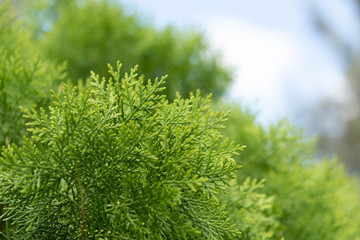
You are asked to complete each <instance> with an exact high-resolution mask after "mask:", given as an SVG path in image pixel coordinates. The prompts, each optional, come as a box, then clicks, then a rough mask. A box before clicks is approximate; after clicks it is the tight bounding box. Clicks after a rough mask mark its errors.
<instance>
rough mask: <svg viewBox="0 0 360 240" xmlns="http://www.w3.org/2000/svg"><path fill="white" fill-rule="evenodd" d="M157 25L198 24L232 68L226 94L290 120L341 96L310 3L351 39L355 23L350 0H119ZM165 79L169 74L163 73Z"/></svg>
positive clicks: (264, 116)
mask: <svg viewBox="0 0 360 240" xmlns="http://www.w3.org/2000/svg"><path fill="white" fill-rule="evenodd" d="M121 2H123V3H125V4H126V5H127V7H129V9H137V11H138V14H140V15H142V16H144V17H145V18H149V19H151V21H153V22H154V24H155V25H156V26H158V27H164V26H166V25H169V24H171V25H176V26H179V27H191V26H196V27H198V28H200V29H203V30H204V32H205V33H206V36H207V38H208V41H209V42H210V43H211V45H212V46H213V47H214V48H215V49H217V50H219V51H220V52H222V53H223V56H224V62H225V63H228V64H230V65H231V66H234V67H235V69H236V77H235V80H234V84H233V86H232V87H231V88H230V90H229V93H228V95H227V99H230V100H235V101H241V102H242V103H245V104H247V105H250V106H252V107H253V108H254V110H255V111H257V112H258V113H259V119H260V121H262V122H264V123H266V122H274V121H276V120H277V119H279V118H282V117H287V118H290V119H292V120H294V118H295V117H294V116H295V115H294V114H293V113H294V109H296V108H302V107H304V106H311V105H314V104H315V102H316V101H318V100H319V99H320V98H321V97H326V96H332V97H334V98H336V99H338V100H339V101H347V98H348V89H347V86H346V85H344V82H345V81H344V78H345V75H344V71H343V69H342V64H341V59H340V57H339V55H337V54H336V51H335V50H334V48H332V46H331V44H329V42H327V41H326V40H325V39H324V38H322V37H321V36H320V34H319V33H318V32H317V31H316V29H315V27H314V25H313V22H312V18H311V16H312V15H311V10H312V9H317V10H318V11H319V12H320V13H322V14H323V15H324V16H326V17H327V18H328V20H329V21H330V22H331V24H332V25H334V27H335V28H336V29H337V30H338V31H339V32H340V33H341V34H342V35H343V36H344V37H345V38H346V39H349V41H351V42H356V41H358V40H359V39H358V36H359V34H358V26H357V25H356V17H355V14H354V9H355V8H354V7H353V5H352V4H351V3H352V1H351V0H273V1H268V0H252V1H249V0H238V1H235V0H222V1H214V0H208V1H205V0H198V1H195V0H182V1H164V0H122V1H121ZM169 77H171V76H169Z"/></svg>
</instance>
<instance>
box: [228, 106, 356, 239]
mask: <svg viewBox="0 0 360 240" xmlns="http://www.w3.org/2000/svg"><path fill="white" fill-rule="evenodd" d="M224 134H225V135H226V136H228V137H230V138H231V139H234V140H235V141H236V142H237V143H239V144H246V145H247V148H246V150H245V151H244V152H243V153H242V154H241V155H240V156H238V157H237V161H238V164H241V165H243V168H242V170H241V171H239V175H238V178H237V179H238V185H239V186H240V185H241V184H242V183H243V181H244V180H245V179H246V178H247V177H248V176H251V177H252V178H256V179H263V178H265V179H266V185H265V187H264V188H262V191H263V192H264V193H266V194H267V195H268V196H273V197H274V199H273V201H274V207H275V210H274V211H275V213H278V214H280V215H279V219H280V224H281V225H282V226H281V228H282V229H283V231H284V236H285V239H290V240H291V239H294V240H295V239H296V240H302V239H304V240H309V239H314V240H320V239H336V240H338V239H343V240H346V239H359V236H360V227H359V222H360V201H359V197H360V194H359V189H360V186H359V183H358V182H357V181H355V179H353V178H352V177H350V176H349V175H348V174H347V173H346V172H345V171H344V170H343V169H342V167H341V166H339V165H338V164H337V163H336V161H329V160H323V161H319V162H314V160H313V159H315V157H314V151H313V149H314V146H315V145H314V142H313V141H310V140H307V138H306V137H304V135H303V134H301V132H299V131H297V130H295V129H294V128H293V127H292V126H290V125H289V124H286V123H285V122H283V123H280V124H278V125H274V126H271V127H270V128H269V129H268V130H265V129H264V128H263V127H261V126H260V125H259V124H257V123H256V121H255V117H254V115H253V114H250V113H249V112H246V111H242V110H240V109H239V108H235V109H234V111H233V113H232V115H231V118H230V121H229V124H228V126H227V128H226V130H225V132H224Z"/></svg>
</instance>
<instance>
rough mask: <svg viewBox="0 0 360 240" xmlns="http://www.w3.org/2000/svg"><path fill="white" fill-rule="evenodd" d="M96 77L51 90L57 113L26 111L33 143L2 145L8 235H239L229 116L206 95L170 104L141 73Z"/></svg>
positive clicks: (0, 177)
mask: <svg viewBox="0 0 360 240" xmlns="http://www.w3.org/2000/svg"><path fill="white" fill-rule="evenodd" d="M120 66H121V65H120V64H119V63H118V65H117V70H115V71H114V70H113V69H112V67H110V68H109V69H110V70H109V73H110V74H111V76H112V77H111V78H110V79H108V80H105V78H103V79H102V80H100V79H99V76H96V75H95V74H92V81H91V85H92V87H91V88H90V89H88V90H87V91H85V92H83V93H79V92H78V90H77V88H76V87H74V88H73V89H68V87H67V86H66V85H65V86H64V87H63V91H62V92H61V93H60V94H56V93H55V92H53V96H52V100H53V103H52V104H51V105H50V108H49V109H50V110H49V113H48V114H47V113H46V111H45V110H44V109H42V108H41V109H40V110H39V111H36V110H34V109H33V110H28V109H24V110H23V111H24V114H25V117H26V118H27V119H28V120H29V122H28V123H27V126H28V131H29V132H31V133H32V136H31V137H24V140H23V146H22V147H19V146H16V145H15V144H13V145H11V146H8V147H7V148H5V147H4V148H3V152H2V156H1V158H0V195H1V196H2V203H3V204H5V205H6V211H5V213H4V215H3V218H4V219H5V220H11V222H12V224H13V225H14V226H13V227H10V228H8V230H7V232H6V233H5V236H6V237H7V238H9V239H13V238H16V239H222V238H225V237H229V238H230V239H231V238H232V236H235V235H236V234H237V233H238V232H237V231H236V229H235V228H233V227H232V225H231V223H230V222H229V218H228V215H227V213H226V211H225V208H224V206H222V205H220V203H219V201H218V198H217V196H218V195H219V194H221V193H224V192H225V189H226V186H227V185H228V181H229V178H231V177H232V176H233V175H234V173H235V171H236V169H237V168H238V165H236V164H235V163H234V160H233V159H232V155H233V154H236V152H237V151H239V150H240V149H241V147H239V146H234V145H233V144H232V143H231V142H230V141H229V140H223V139H222V138H221V135H220V129H221V128H223V122H224V121H225V120H226V118H227V116H228V113H217V112H213V111H211V110H210V109H209V102H210V98H209V97H208V98H205V99H203V98H201V97H200V95H199V93H197V94H196V95H191V97H190V99H187V100H184V99H181V98H180V96H178V97H177V99H176V100H174V102H172V103H168V102H167V100H165V99H164V96H163V95H160V94H159V92H160V91H161V90H163V87H162V85H163V84H164V79H163V78H162V79H160V80H155V81H154V82H153V83H151V82H150V80H149V82H148V83H147V84H146V85H145V84H144V83H143V79H142V78H141V77H140V78H137V74H136V69H133V70H132V71H131V73H130V74H125V75H124V77H123V78H121V77H120Z"/></svg>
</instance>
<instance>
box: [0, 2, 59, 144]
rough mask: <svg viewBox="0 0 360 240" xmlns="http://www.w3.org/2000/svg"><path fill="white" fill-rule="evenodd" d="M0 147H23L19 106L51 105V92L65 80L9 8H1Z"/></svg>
mask: <svg viewBox="0 0 360 240" xmlns="http://www.w3.org/2000/svg"><path fill="white" fill-rule="evenodd" d="M0 36H1V37H0V146H3V145H5V144H8V143H12V142H14V143H20V142H21V139H22V136H23V134H24V133H25V126H24V123H25V121H24V119H23V118H22V113H21V112H20V109H19V106H20V105H21V106H25V107H31V108H36V107H39V106H47V105H48V104H49V90H50V88H54V87H56V86H57V85H58V84H59V83H60V82H61V81H62V80H63V79H64V78H65V75H64V73H63V67H54V66H53V65H52V64H51V63H49V62H47V61H44V60H43V59H41V58H40V56H39V54H38V53H36V52H35V50H34V49H33V46H32V45H31V41H30V37H29V36H28V34H26V33H25V32H24V31H23V30H22V28H21V24H20V23H19V22H18V21H16V18H15V16H14V14H13V11H12V10H11V8H10V6H9V5H8V4H2V5H0Z"/></svg>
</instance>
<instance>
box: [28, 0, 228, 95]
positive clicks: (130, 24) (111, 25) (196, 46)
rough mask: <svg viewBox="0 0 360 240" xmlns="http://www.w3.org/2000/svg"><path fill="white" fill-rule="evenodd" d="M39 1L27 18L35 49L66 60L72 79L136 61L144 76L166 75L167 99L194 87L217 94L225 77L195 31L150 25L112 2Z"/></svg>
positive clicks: (217, 58)
mask: <svg viewBox="0 0 360 240" xmlns="http://www.w3.org/2000/svg"><path fill="white" fill-rule="evenodd" d="M35 2H36V1H35ZM37 2H39V1H37ZM40 2H43V5H40V6H39V7H38V9H37V14H33V15H34V17H33V18H30V20H31V19H32V22H35V23H37V24H34V25H35V29H37V31H38V32H40V33H37V34H36V36H37V38H38V39H39V47H40V48H41V49H42V51H43V52H44V53H45V54H46V55H47V57H49V58H50V59H54V60H56V61H57V62H58V63H62V62H64V61H66V62H67V63H68V64H67V66H68V70H69V75H70V77H71V78H72V79H73V80H77V79H79V78H82V79H84V78H86V77H87V76H88V74H89V72H90V70H91V69H93V70H94V71H96V72H99V73H100V74H102V75H105V74H107V70H106V68H105V67H104V63H106V62H109V63H112V64H114V63H115V62H116V61H117V60H118V59H120V60H121V61H122V62H123V63H124V64H123V65H124V67H123V69H124V70H125V71H128V70H129V69H130V67H132V66H134V65H136V64H138V65H139V67H140V68H139V70H140V71H141V72H142V74H144V75H145V78H146V79H147V78H154V77H161V76H163V75H165V74H167V75H168V76H169V78H168V81H167V85H166V87H167V88H166V91H165V93H166V95H167V97H168V98H169V99H174V98H175V94H176V92H177V91H179V92H180V94H181V95H182V96H189V93H190V92H191V91H192V92H194V91H196V90H197V89H200V90H201V91H202V92H204V93H210V92H211V93H212V94H213V95H214V97H220V96H221V95H222V94H223V93H224V91H225V90H226V87H227V86H228V84H229V83H230V81H231V73H230V71H229V69H228V68H225V67H224V66H222V64H221V58H220V56H219V54H216V53H215V52H214V51H212V50H211V49H210V48H209V46H208V44H207V43H206V41H205V39H204V37H203V35H202V34H200V33H199V32H198V31H195V30H178V29H176V28H174V27H167V28H165V29H163V30H158V29H155V28H154V27H153V26H152V25H151V24H150V23H148V22H147V21H146V19H141V18H140V17H139V16H138V15H135V14H129V13H127V12H126V11H125V9H124V7H123V6H121V5H120V4H119V3H117V2H116V1H72V2H71V1H70V2H69V1H65V2H61V1H51V0H49V1H40ZM44 2H45V3H44ZM46 3H47V4H46ZM39 16H40V17H39ZM34 19H35V20H34ZM36 19H38V20H36ZM39 25H40V26H39ZM41 27H43V28H45V29H42V30H41ZM47 28H49V29H47ZM39 29H40V30H39Z"/></svg>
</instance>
